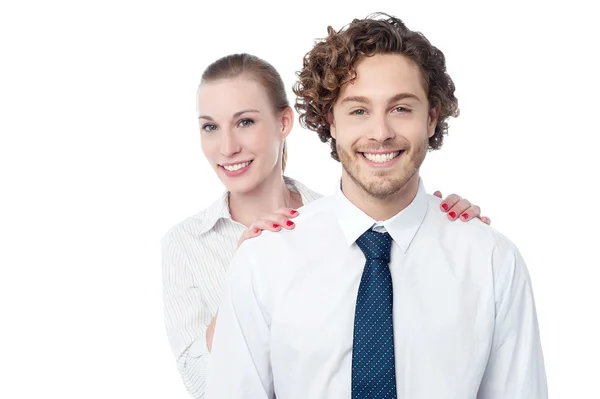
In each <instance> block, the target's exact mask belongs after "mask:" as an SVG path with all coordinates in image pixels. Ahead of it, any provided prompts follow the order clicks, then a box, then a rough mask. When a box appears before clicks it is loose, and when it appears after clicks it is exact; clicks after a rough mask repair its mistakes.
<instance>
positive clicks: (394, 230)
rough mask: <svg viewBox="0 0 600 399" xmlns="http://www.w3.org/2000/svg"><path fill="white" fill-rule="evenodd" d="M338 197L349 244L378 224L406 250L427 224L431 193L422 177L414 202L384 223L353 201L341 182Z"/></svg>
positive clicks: (340, 218) (341, 222)
mask: <svg viewBox="0 0 600 399" xmlns="http://www.w3.org/2000/svg"><path fill="white" fill-rule="evenodd" d="M335 196H336V199H335V200H336V202H337V205H338V206H336V207H335V212H336V216H337V219H338V223H339V225H340V227H341V228H342V232H343V234H344V237H345V238H346V243H347V244H348V246H350V245H352V244H354V242H355V241H356V240H357V239H358V238H359V237H360V236H361V235H362V234H363V233H364V232H365V231H367V230H368V229H370V228H371V227H373V226H375V230H378V227H383V228H384V229H385V231H387V232H388V233H389V234H390V235H391V236H392V239H393V240H394V242H395V243H396V244H397V245H398V246H399V247H400V249H401V250H402V252H404V253H406V251H407V250H408V247H409V246H410V243H411V242H412V240H413V238H414V237H415V235H416V234H417V231H418V230H419V227H420V226H421V223H423V219H424V218H425V214H426V213H427V208H428V206H429V201H428V198H427V197H428V196H427V192H426V191H425V186H424V185H423V181H422V180H421V178H419V188H418V189H417V195H416V196H415V198H414V199H413V200H412V202H411V203H410V204H409V205H408V206H407V207H406V208H404V209H403V210H402V211H400V212H399V213H397V214H396V215H394V216H393V217H391V218H390V219H388V220H385V221H381V222H378V221H376V220H375V219H373V218H371V217H370V216H368V215H367V214H366V213H364V212H363V211H362V210H360V209H359V208H358V207H356V206H355V205H354V204H353V203H352V202H350V201H349V200H348V198H346V196H345V195H344V193H343V192H342V190H341V186H340V185H338V186H337V188H336V193H335Z"/></svg>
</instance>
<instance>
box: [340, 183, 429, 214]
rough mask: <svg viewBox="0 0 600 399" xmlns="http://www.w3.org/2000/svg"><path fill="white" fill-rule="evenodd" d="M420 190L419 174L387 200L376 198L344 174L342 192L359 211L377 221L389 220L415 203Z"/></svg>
mask: <svg viewBox="0 0 600 399" xmlns="http://www.w3.org/2000/svg"><path fill="white" fill-rule="evenodd" d="M418 189H419V173H418V172H417V173H415V174H414V176H412V177H411V178H410V180H409V181H408V182H407V183H406V184H405V185H404V186H403V187H402V188H401V189H400V190H398V191H397V192H396V193H394V194H392V195H390V196H389V197H387V198H384V199H380V198H375V197H373V196H372V195H370V194H368V193H367V192H365V190H364V189H363V188H362V187H360V186H359V185H358V184H356V183H355V182H354V181H353V180H352V179H351V178H350V176H348V174H347V173H345V172H344V173H343V174H342V192H343V193H344V195H345V196H346V198H347V199H348V200H349V201H350V202H351V203H352V204H354V206H356V207H357V208H358V209H360V210H361V211H363V212H364V213H366V214H367V215H368V216H369V217H371V218H373V219H375V220H376V221H378V222H379V221H384V220H388V219H390V218H392V217H394V216H395V215H397V214H398V213H400V212H401V211H402V210H403V209H404V208H406V207H407V206H408V205H410V203H411V202H412V201H413V199H414V198H415V196H416V195H417V191H418Z"/></svg>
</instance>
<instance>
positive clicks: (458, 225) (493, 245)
mask: <svg viewBox="0 0 600 399" xmlns="http://www.w3.org/2000/svg"><path fill="white" fill-rule="evenodd" d="M441 202H442V200H441V199H440V198H438V197H436V196H433V195H429V211H428V215H427V218H428V219H429V221H430V223H431V224H432V226H435V227H434V228H440V229H441V234H442V235H443V236H444V237H447V238H448V239H450V240H452V241H456V242H457V243H461V244H462V245H473V246H477V247H478V248H480V249H487V250H490V251H492V250H494V249H497V248H500V249H502V250H505V251H510V250H516V246H515V244H514V243H513V242H512V241H511V240H510V239H509V238H508V237H506V236H505V235H504V234H503V233H501V232H500V231H498V230H496V229H495V228H494V227H492V226H490V225H488V224H486V223H484V222H482V221H481V220H480V219H479V218H473V219H471V220H469V221H468V222H463V221H462V220H458V219H455V220H449V219H448V214H447V213H446V212H442V211H441V210H440V204H441Z"/></svg>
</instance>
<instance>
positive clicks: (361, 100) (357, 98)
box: [340, 96, 371, 104]
mask: <svg viewBox="0 0 600 399" xmlns="http://www.w3.org/2000/svg"><path fill="white" fill-rule="evenodd" d="M349 102H355V103H362V104H371V101H369V99H368V98H367V97H365V96H348V97H345V98H344V99H343V100H342V101H340V104H343V103H349Z"/></svg>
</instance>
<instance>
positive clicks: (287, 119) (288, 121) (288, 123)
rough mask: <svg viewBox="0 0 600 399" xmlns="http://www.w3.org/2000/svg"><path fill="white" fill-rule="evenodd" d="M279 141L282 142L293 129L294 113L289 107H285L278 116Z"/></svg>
mask: <svg viewBox="0 0 600 399" xmlns="http://www.w3.org/2000/svg"><path fill="white" fill-rule="evenodd" d="M279 121H280V129H281V139H282V140H284V139H285V138H286V137H287V136H288V135H289V134H290V132H291V131H292V128H293V127H294V111H292V108H291V107H286V108H285V109H284V110H283V111H281V114H280V116H279Z"/></svg>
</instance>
